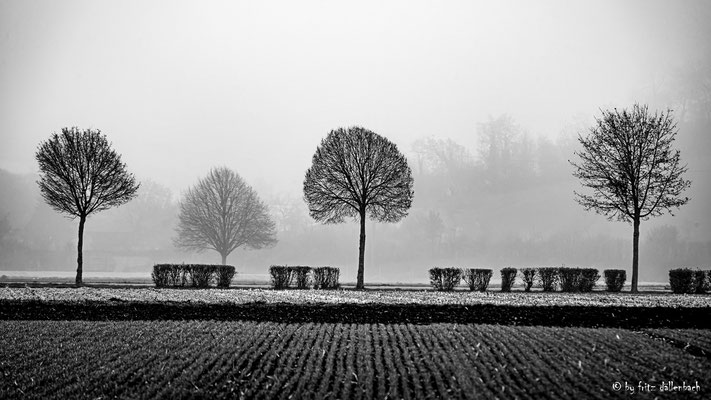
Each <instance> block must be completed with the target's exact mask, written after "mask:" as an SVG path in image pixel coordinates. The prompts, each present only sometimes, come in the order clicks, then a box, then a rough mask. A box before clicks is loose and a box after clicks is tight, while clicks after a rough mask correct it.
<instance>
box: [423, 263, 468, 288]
mask: <svg viewBox="0 0 711 400" xmlns="http://www.w3.org/2000/svg"><path fill="white" fill-rule="evenodd" d="M461 280H462V270H461V269H459V268H432V269H430V284H431V285H432V287H433V288H435V290H443V291H449V290H454V288H455V287H456V286H457V285H459V282H460V281H461Z"/></svg>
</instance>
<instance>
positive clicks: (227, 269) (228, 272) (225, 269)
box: [216, 265, 235, 288]
mask: <svg viewBox="0 0 711 400" xmlns="http://www.w3.org/2000/svg"><path fill="white" fill-rule="evenodd" d="M216 273H217V287H220V288H228V287H230V284H231V283H232V278H234V276H235V267H233V266H231V265H218V266H217V272H216Z"/></svg>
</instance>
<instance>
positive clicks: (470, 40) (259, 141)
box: [0, 0, 711, 196]
mask: <svg viewBox="0 0 711 400" xmlns="http://www.w3.org/2000/svg"><path fill="white" fill-rule="evenodd" d="M710 9H711V3H709V2H703V1H684V2H675V1H586V2H569V1H538V2H530V1H488V2H471V1H448V2H430V1H397V2H395V1H388V2H380V1H373V2H363V1H358V2H350V3H345V2H334V1H298V2H291V1H284V2H271V1H253V2H247V1H242V2H215V1H211V2H175V1H169V2H158V1H135V2H118V1H61V2H58V1H29V2H28V1H5V0H3V1H0V168H2V169H6V170H9V171H12V172H21V173H25V172H36V171H37V167H36V163H35V161H34V152H35V149H36V146H37V145H38V143H39V142H40V141H42V140H45V139H47V138H48V137H49V136H50V134H51V133H52V132H59V131H60V130H61V128H62V127H65V126H79V127H80V128H98V129H101V130H102V131H103V132H104V133H106V134H107V136H108V137H109V139H110V140H111V141H112V142H113V145H114V148H115V149H116V150H117V151H118V152H119V153H121V154H122V156H123V160H124V161H125V162H126V163H127V165H128V168H129V170H130V171H131V172H134V173H135V174H136V176H137V177H138V178H139V180H140V179H152V180H155V181H157V182H161V183H163V184H165V185H168V186H169V187H170V188H171V189H172V190H173V191H174V193H175V194H179V193H180V192H181V191H184V190H185V189H186V188H187V187H188V186H189V185H192V184H194V183H195V181H196V180H197V179H198V178H199V177H202V176H204V175H205V174H206V173H207V171H208V170H209V168H211V167H213V166H218V165H224V166H227V167H229V168H233V169H234V170H236V171H237V172H239V173H240V174H241V175H242V176H243V177H244V178H245V179H246V180H247V181H248V182H249V183H250V184H252V185H253V186H255V187H256V188H257V189H258V190H262V191H271V192H285V193H288V194H290V195H293V196H300V195H301V193H300V191H301V184H302V182H303V174H304V172H305V171H306V169H307V168H308V166H309V164H310V161H311V157H312V155H313V152H314V150H315V149H316V146H317V145H318V144H319V142H320V140H321V138H323V137H324V136H325V135H326V134H327V133H328V132H329V131H330V130H331V129H336V128H338V127H341V126H350V125H362V126H364V127H366V128H368V129H371V130H373V131H375V132H377V133H379V134H381V135H384V136H386V137H388V138H389V139H390V140H392V141H394V142H395V143H396V144H398V146H400V148H401V149H403V150H404V151H408V150H409V147H410V145H411V143H412V142H413V141H414V140H416V139H417V138H421V137H426V136H435V137H442V138H452V139H454V140H456V141H457V142H460V143H462V144H464V145H466V146H471V147H472V148H475V146H476V143H477V141H476V126H477V123H479V122H482V121H486V119H487V118H488V117H489V116H498V115H500V114H503V113H508V114H509V115H511V116H512V117H513V118H514V119H515V120H516V121H517V122H518V123H519V124H520V125H521V126H522V128H523V129H525V130H526V131H528V132H529V133H530V134H531V135H534V136H536V135H544V136H548V137H555V136H556V135H557V134H559V132H560V130H561V127H562V126H563V125H564V124H566V123H567V122H569V121H570V120H571V119H573V118H581V117H582V118H583V119H586V118H587V119H590V118H592V116H593V115H596V114H598V112H599V109H600V108H601V107H608V106H621V107H627V106H630V105H631V104H632V103H634V102H642V103H645V102H654V101H655V96H656V95H657V94H656V92H655V86H654V83H655V82H656V81H658V79H659V77H663V76H665V74H666V73H667V72H668V71H669V70H671V69H673V68H675V67H676V66H677V65H679V64H683V63H685V62H689V60H691V59H693V58H694V57H697V56H698V55H699V54H702V53H704V52H705V51H706V52H707V49H708V43H707V42H708V39H707V38H708V37H709V35H708V33H709V29H708V21H709V18H711V13H710V12H709V10H710ZM662 105H663V104H662Z"/></svg>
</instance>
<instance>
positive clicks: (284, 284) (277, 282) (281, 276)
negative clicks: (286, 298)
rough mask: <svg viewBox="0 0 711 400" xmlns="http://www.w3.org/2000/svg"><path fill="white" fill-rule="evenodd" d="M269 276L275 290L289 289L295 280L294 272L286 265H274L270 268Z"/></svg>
mask: <svg viewBox="0 0 711 400" xmlns="http://www.w3.org/2000/svg"><path fill="white" fill-rule="evenodd" d="M269 275H270V276H271V279H272V287H273V288H274V289H288V288H289V287H290V286H291V281H292V280H293V279H294V274H293V270H292V269H290V268H289V267H287V266H286V265H284V266H282V265H272V266H271V267H269Z"/></svg>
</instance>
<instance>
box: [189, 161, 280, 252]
mask: <svg viewBox="0 0 711 400" xmlns="http://www.w3.org/2000/svg"><path fill="white" fill-rule="evenodd" d="M177 233H178V236H177V237H176V238H175V245H176V246H178V247H181V248H184V249H187V250H194V251H198V252H200V251H204V250H208V249H209V250H215V251H217V252H218V253H220V256H222V264H226V263H227V256H228V255H229V254H230V253H232V252H233V251H234V250H235V249H237V248H239V247H241V246H245V247H247V248H251V249H261V248H264V247H266V246H271V245H274V244H276V229H275V226H274V222H273V221H272V219H271V216H270V215H269V209H268V208H267V206H266V205H265V204H264V203H263V202H262V201H261V200H260V199H259V196H257V192H255V191H254V189H252V188H251V187H250V186H249V185H247V183H246V182H245V181H244V180H243V179H242V177H240V176H239V175H238V174H237V173H236V172H234V171H232V170H230V169H228V168H225V167H220V168H213V169H212V170H210V172H209V173H208V175H207V176H206V177H205V178H203V179H201V180H200V181H198V183H197V184H196V185H195V186H193V187H192V188H190V189H188V191H187V193H185V195H184V196H183V199H182V200H181V201H180V215H179V222H178V228H177Z"/></svg>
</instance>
